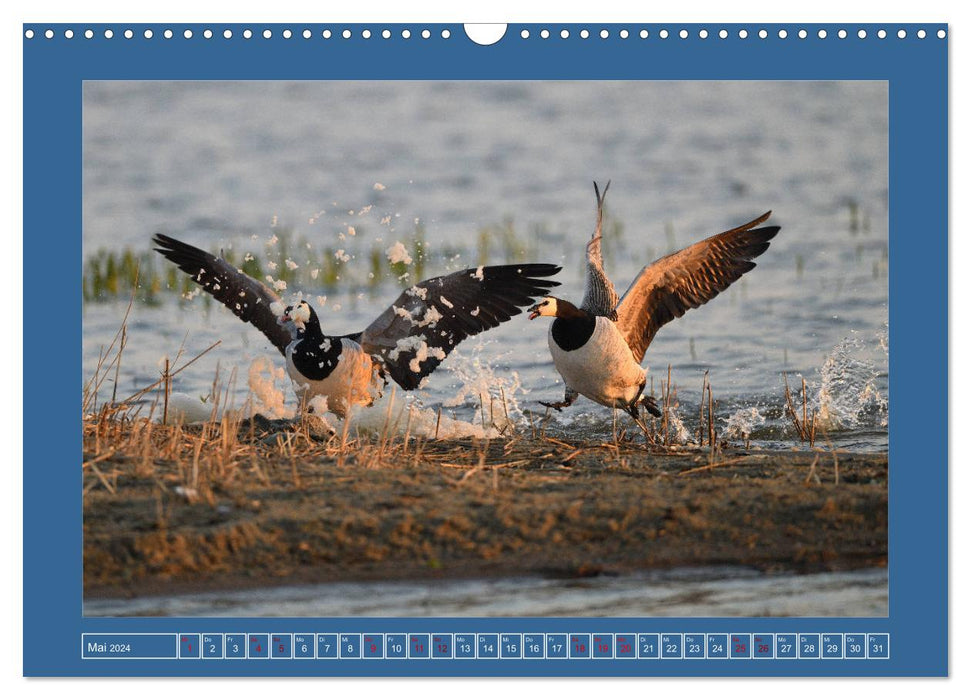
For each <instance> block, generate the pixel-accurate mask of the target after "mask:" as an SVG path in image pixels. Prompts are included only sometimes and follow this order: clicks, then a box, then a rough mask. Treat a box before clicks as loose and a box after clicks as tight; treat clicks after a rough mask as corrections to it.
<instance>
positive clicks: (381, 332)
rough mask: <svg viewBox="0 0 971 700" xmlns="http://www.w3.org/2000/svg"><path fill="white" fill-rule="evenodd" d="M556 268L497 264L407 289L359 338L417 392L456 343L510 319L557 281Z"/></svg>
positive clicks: (401, 381) (399, 380) (394, 376)
mask: <svg viewBox="0 0 971 700" xmlns="http://www.w3.org/2000/svg"><path fill="white" fill-rule="evenodd" d="M559 271H560V268H559V267H558V266H556V265H548V264H541V263H539V264H538V263H533V264H528V265H496V266H492V267H480V268H478V269H468V270H462V271H460V272H453V273H452V274H450V275H444V276H442V277H433V278H432V279H428V280H425V281H423V282H419V283H418V284H416V285H415V286H414V287H411V288H410V289H406V290H405V291H404V292H402V293H401V295H400V296H399V297H398V298H397V299H396V300H395V302H394V304H392V305H391V306H390V307H389V308H388V309H387V310H386V311H385V312H384V313H382V314H381V315H380V316H378V318H377V319H375V321H374V322H373V323H372V324H371V325H369V326H368V327H367V328H366V329H365V330H364V332H363V333H362V334H361V345H362V347H363V348H364V349H365V350H366V351H367V352H369V353H371V354H372V355H380V356H381V357H382V358H383V359H384V362H385V365H386V366H387V369H388V372H389V373H390V374H391V378H392V379H394V380H395V382H397V383H398V384H399V385H401V386H402V387H404V388H405V389H415V388H417V387H418V384H419V383H420V382H421V380H422V379H423V378H424V377H426V376H428V375H429V374H431V373H432V371H434V369H435V368H436V367H438V365H439V364H440V363H441V361H442V360H444V359H445V357H446V356H447V355H448V353H450V352H451V351H452V348H454V347H455V346H456V345H458V344H459V343H460V342H462V341H463V340H465V339H466V338H468V337H469V336H472V335H475V334H477V333H481V332H482V331H485V330H489V329H490V328H495V327H496V326H498V325H499V324H500V323H502V322H503V321H508V320H509V319H510V318H512V317H513V316H515V315H516V314H518V313H521V311H522V308H520V307H524V306H529V305H530V304H532V303H533V301H534V299H533V298H534V297H539V296H545V295H546V294H547V293H548V292H549V290H550V288H552V287H556V286H558V285H559V282H555V281H553V280H548V279H543V278H546V277H551V276H553V275H555V274H556V273H557V272H559Z"/></svg>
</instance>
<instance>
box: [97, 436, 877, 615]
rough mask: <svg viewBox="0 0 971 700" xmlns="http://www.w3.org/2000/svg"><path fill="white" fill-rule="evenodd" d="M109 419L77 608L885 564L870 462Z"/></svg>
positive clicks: (793, 454) (871, 458)
mask: <svg viewBox="0 0 971 700" xmlns="http://www.w3.org/2000/svg"><path fill="white" fill-rule="evenodd" d="M112 423H113V422H112V421H108V422H107V423H105V422H103V421H102V422H98V423H94V422H91V423H90V424H89V423H86V424H85V450H84V464H85V467H84V470H83V471H84V479H83V483H84V497H83V498H84V597H85V599H104V598H124V597H137V596H154V595H177V594H180V593H192V592H202V591H218V590H243V589H252V588H261V587H276V586H285V585H303V584H314V583H329V582H353V581H426V582H427V583H428V585H429V586H434V582H435V581H438V580H461V579H475V578H500V577H519V576H526V577H536V576H538V577H546V578H583V577H589V576H610V575H621V574H625V573H630V572H635V571H638V570H652V569H672V568H683V567H708V566H742V567H754V568H757V569H760V570H762V571H766V572H796V573H813V572H822V571H840V570H852V569H860V568H870V567H885V566H886V558H887V551H888V549H887V520H888V517H887V473H888V461H887V455H886V454H857V453H844V452H839V451H837V452H835V453H834V452H827V451H823V450H813V451H810V450H792V451H762V450H758V449H747V450H746V449H741V448H740V447H737V446H731V445H722V446H720V448H719V449H717V450H716V451H715V452H714V453H712V452H711V451H710V450H709V449H708V448H704V449H701V448H693V449H687V448H684V449H677V450H673V449H670V448H668V449H665V448H660V447H647V446H645V445H643V444H641V443H635V442H624V443H616V442H615V443H577V444H575V445H570V444H567V443H565V442H563V441H561V440H557V439H553V438H544V437H539V438H535V437H534V438H528V437H526V436H514V437H513V438H511V439H508V440H491V441H486V440H480V441H475V440H443V441H432V440H425V439H421V438H419V439H415V438H412V439H411V441H410V442H409V441H408V440H401V439H400V438H396V437H392V438H390V439H389V438H388V437H387V436H384V437H383V438H368V437H356V438H354V439H353V440H350V441H348V440H347V439H346V436H345V437H344V438H332V439H331V440H329V441H327V442H326V443H319V442H317V441H315V440H313V439H311V438H310V437H309V436H307V435H306V434H301V433H299V432H298V433H295V434H293V435H287V436H283V437H281V435H282V434H280V433H277V434H275V435H274V434H271V435H269V436H266V435H258V434H254V432H253V430H252V429H251V428H250V429H249V430H248V432H246V429H244V428H243V427H242V426H235V427H234V426H226V425H223V426H221V427H220V426H219V424H210V425H209V426H203V427H202V428H182V427H164V426H157V425H155V426H152V425H150V424H147V423H142V424H139V423H137V422H136V423H124V422H120V423H119V424H117V425H114V424H112ZM274 438H276V439H275V442H274ZM284 438H285V439H284Z"/></svg>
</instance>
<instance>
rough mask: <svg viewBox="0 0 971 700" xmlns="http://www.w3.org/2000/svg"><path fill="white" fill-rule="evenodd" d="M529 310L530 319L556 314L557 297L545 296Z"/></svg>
mask: <svg viewBox="0 0 971 700" xmlns="http://www.w3.org/2000/svg"><path fill="white" fill-rule="evenodd" d="M527 311H529V320H530V321H532V320H533V319H534V318H536V317H537V316H556V297H543V298H542V299H540V300H539V301H538V302H537V303H536V304H534V305H533V306H530V307H529V309H527Z"/></svg>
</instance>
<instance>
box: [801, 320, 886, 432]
mask: <svg viewBox="0 0 971 700" xmlns="http://www.w3.org/2000/svg"><path fill="white" fill-rule="evenodd" d="M888 353H889V348H888V346H887V333H886V329H883V330H881V331H880V332H878V333H877V334H876V336H875V337H874V338H873V340H872V341H871V342H868V341H867V340H866V339H864V338H863V337H861V335H860V334H859V333H856V332H854V333H853V334H852V335H850V336H847V337H846V338H844V339H843V340H842V341H840V343H839V344H838V345H836V347H834V348H833V350H832V352H830V354H829V355H828V356H827V357H826V360H825V362H823V366H822V367H820V369H819V393H818V394H817V396H816V399H815V408H817V409H818V411H819V420H820V425H821V426H822V427H824V428H828V429H831V430H835V429H852V428H858V427H862V426H879V427H886V426H887V419H888V400H887V396H886V393H884V392H882V391H881V390H880V386H879V384H880V379H881V377H883V376H884V375H885V374H886V364H887V356H888Z"/></svg>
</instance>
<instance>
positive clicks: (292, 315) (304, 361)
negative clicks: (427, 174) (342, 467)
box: [153, 234, 560, 418]
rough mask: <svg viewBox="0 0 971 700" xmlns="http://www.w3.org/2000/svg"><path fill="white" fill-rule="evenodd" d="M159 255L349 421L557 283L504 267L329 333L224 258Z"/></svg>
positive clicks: (454, 277) (305, 391)
mask: <svg viewBox="0 0 971 700" xmlns="http://www.w3.org/2000/svg"><path fill="white" fill-rule="evenodd" d="M153 242H154V243H155V244H156V245H157V246H158V247H157V248H156V249H155V250H156V251H158V252H159V253H161V254H162V255H164V256H165V257H166V258H168V259H169V260H171V261H172V262H174V263H175V264H176V265H177V266H178V267H179V269H180V270H182V271H183V272H185V273H187V274H189V275H190V276H191V277H192V279H193V281H194V282H196V283H197V284H199V285H200V286H201V287H202V288H203V289H205V290H206V291H207V292H208V293H209V294H211V295H212V296H213V297H215V298H216V299H217V300H218V301H220V302H222V303H223V304H224V305H225V306H226V307H227V308H229V310H230V311H232V312H233V313H234V314H236V316H238V317H239V318H240V319H242V320H243V321H247V322H249V323H251V324H253V325H254V326H256V327H257V328H258V329H259V330H261V331H262V332H263V334H264V335H265V336H266V337H267V338H269V339H270V342H271V343H273V345H275V346H276V348H277V349H278V350H279V351H280V352H281V353H283V355H284V356H285V357H286V361H287V372H288V373H289V375H290V379H291V380H292V382H293V385H294V391H295V392H296V393H297V395H298V397H299V398H300V399H302V400H303V401H305V402H306V404H307V405H308V406H311V404H310V402H311V401H312V399H314V398H315V397H317V396H324V397H326V398H327V409H328V410H329V411H331V412H333V413H335V414H336V415H337V416H339V417H342V418H343V417H344V415H345V414H346V413H347V410H348V406H350V405H354V404H359V405H365V406H367V405H370V404H371V403H373V402H374V400H375V399H377V398H379V397H380V396H381V390H382V389H383V388H384V386H385V385H386V384H387V379H386V376H390V377H391V379H393V380H394V381H395V382H396V383H397V384H398V385H399V386H401V387H403V388H404V389H408V390H411V389H416V388H418V386H419V384H420V383H421V382H422V380H423V379H424V378H425V377H426V376H428V375H429V374H431V373H432V371H434V370H435V368H436V367H438V365H439V363H441V361H442V360H444V359H445V356H446V355H448V353H449V352H451V351H452V349H453V348H454V347H455V346H456V345H458V344H459V343H460V342H461V341H462V340H464V339H465V338H468V337H469V336H472V335H476V334H477V333H481V332H482V331H485V330H489V329H490V328H495V327H496V326H498V325H499V324H500V323H502V322H503V321H508V320H509V319H510V318H511V317H513V316H515V315H516V314H519V313H520V312H521V311H522V308H521V307H524V306H527V305H528V304H531V303H533V301H535V298H538V297H540V296H542V295H544V294H547V293H549V290H550V288H551V287H556V286H558V285H559V282H555V281H553V280H549V279H545V278H547V277H551V276H553V275H555V274H556V273H557V272H559V271H560V268H559V267H558V266H556V265H548V264H526V265H496V266H485V267H479V268H477V269H469V270H462V271H459V272H453V273H451V274H448V275H443V276H441V277H433V278H432V279H428V280H425V281H423V282H419V283H418V284H416V285H414V286H413V287H411V288H410V289H406V290H404V291H403V292H402V293H401V295H400V296H399V297H398V298H397V299H396V300H395V302H394V303H393V304H392V305H391V306H390V307H388V308H387V309H386V310H385V311H384V312H383V313H382V314H381V315H380V316H378V317H377V318H376V319H375V320H374V321H373V322H372V323H371V325H369V326H368V327H367V328H365V329H364V330H363V331H361V332H360V333H351V334H349V335H341V336H334V335H325V334H324V332H323V330H321V327H320V319H319V318H318V317H317V313H316V312H315V311H314V310H313V308H312V307H311V306H310V304H308V303H307V302H306V301H301V302H300V303H298V304H295V305H293V306H287V307H284V305H283V302H282V301H281V300H280V297H279V296H277V294H276V293H275V292H273V291H272V290H271V289H269V288H268V287H267V286H266V285H264V284H263V283H262V282H260V281H259V280H256V279H254V278H252V277H250V276H249V275H246V274H245V273H243V272H242V271H241V270H238V269H236V267H235V266H233V265H231V264H230V263H228V262H226V261H225V260H223V259H222V258H219V257H216V256H215V255H211V254H210V253H207V252H205V251H203V250H200V249H199V248H196V247H194V246H191V245H188V244H187V243H182V242H180V241H177V240H175V239H174V238H170V237H169V236H165V235H162V234H156V236H155V237H154V239H153Z"/></svg>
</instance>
